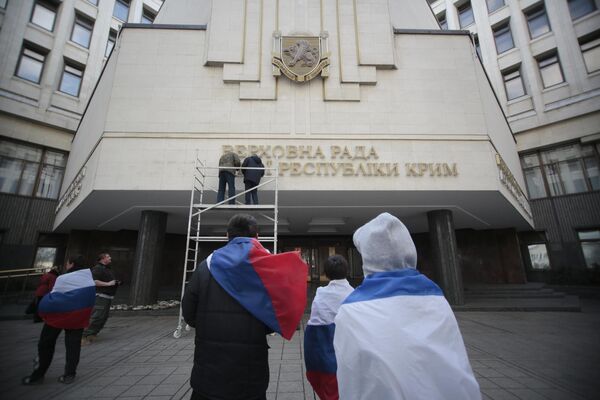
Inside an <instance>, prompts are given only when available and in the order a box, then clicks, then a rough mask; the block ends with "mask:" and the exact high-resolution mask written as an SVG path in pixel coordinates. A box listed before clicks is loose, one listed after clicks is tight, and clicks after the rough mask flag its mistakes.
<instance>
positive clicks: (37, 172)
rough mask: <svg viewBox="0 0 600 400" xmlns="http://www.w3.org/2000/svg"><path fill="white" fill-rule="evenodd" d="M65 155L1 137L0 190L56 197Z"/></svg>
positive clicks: (63, 168)
mask: <svg viewBox="0 0 600 400" xmlns="http://www.w3.org/2000/svg"><path fill="white" fill-rule="evenodd" d="M66 161H67V156H66V154H64V153H61V152H58V151H53V150H47V149H42V148H40V147H34V146H31V145H26V144H21V143H17V142H13V141H9V140H3V139H0V192H2V193H11V194H18V195H22V196H34V195H35V196H36V197H41V198H49V199H56V198H58V194H59V190H60V185H61V183H62V178H63V175H64V170H65V164H66Z"/></svg>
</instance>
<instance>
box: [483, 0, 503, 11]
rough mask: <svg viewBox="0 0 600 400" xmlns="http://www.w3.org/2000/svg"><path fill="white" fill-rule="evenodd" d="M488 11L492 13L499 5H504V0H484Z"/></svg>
mask: <svg viewBox="0 0 600 400" xmlns="http://www.w3.org/2000/svg"><path fill="white" fill-rule="evenodd" d="M486 3H487V8H488V12H489V13H493V12H494V11H496V10H498V9H499V8H501V7H504V0H486Z"/></svg>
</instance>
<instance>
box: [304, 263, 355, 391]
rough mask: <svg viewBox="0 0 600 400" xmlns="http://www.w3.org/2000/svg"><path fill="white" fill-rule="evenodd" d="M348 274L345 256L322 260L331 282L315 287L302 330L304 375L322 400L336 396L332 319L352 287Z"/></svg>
mask: <svg viewBox="0 0 600 400" xmlns="http://www.w3.org/2000/svg"><path fill="white" fill-rule="evenodd" d="M347 274H348V261H346V259H345V258H344V257H342V256H340V255H334V256H331V257H329V258H328V259H327V261H325V276H326V277H327V278H328V279H329V280H330V282H329V284H328V285H327V286H325V287H320V288H318V289H317V293H316V294H315V298H314V300H313V302H312V307H311V311H310V319H309V320H308V324H307V325H306V329H305V330H304V362H305V364H306V378H307V379H308V381H309V382H310V384H311V386H312V388H313V390H314V391H315V393H316V394H317V395H318V396H319V398H320V399H321V400H337V399H339V394H338V384H337V379H336V377H335V373H336V370H337V364H336V361H335V351H334V350H333V336H334V333H335V324H334V323H333V320H334V318H335V316H336V315H337V312H338V309H339V308H340V305H341V304H342V302H343V301H344V300H345V299H346V297H348V295H349V294H350V293H352V291H353V290H354V288H353V287H352V286H350V283H348V280H347V279H346V276H347Z"/></svg>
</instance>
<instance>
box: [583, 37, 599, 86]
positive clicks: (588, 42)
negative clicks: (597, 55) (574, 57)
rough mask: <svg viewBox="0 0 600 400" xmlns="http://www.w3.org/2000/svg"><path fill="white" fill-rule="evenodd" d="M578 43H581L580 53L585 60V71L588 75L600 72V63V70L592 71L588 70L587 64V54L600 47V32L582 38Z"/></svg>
mask: <svg viewBox="0 0 600 400" xmlns="http://www.w3.org/2000/svg"><path fill="white" fill-rule="evenodd" d="M578 42H579V51H580V52H581V57H582V58H583V64H584V65H585V70H586V71H587V73H588V75H589V74H593V73H595V72H598V71H600V63H599V64H598V68H596V69H594V70H592V71H590V70H589V68H588V64H587V63H586V62H585V53H586V52H588V51H591V50H594V49H596V48H598V47H600V30H598V31H595V32H592V33H590V34H589V35H585V36H582V37H580V38H579V39H578ZM584 47H585V48H584ZM596 51H600V50H596Z"/></svg>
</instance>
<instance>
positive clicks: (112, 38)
mask: <svg viewBox="0 0 600 400" xmlns="http://www.w3.org/2000/svg"><path fill="white" fill-rule="evenodd" d="M115 43H117V32H116V31H113V30H112V29H111V30H110V33H109V34H108V41H107V42H106V50H105V51H104V56H105V57H108V56H109V55H110V52H111V51H112V49H113V47H115Z"/></svg>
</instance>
